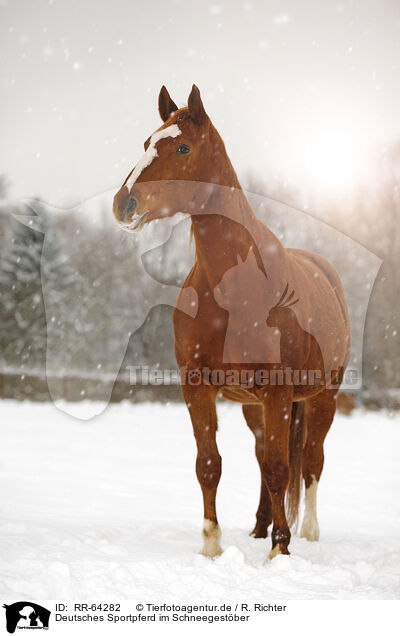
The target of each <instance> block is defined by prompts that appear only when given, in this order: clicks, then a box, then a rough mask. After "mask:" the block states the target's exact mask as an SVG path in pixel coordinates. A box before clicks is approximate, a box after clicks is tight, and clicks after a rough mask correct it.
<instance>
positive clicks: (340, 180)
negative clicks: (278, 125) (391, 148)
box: [296, 121, 367, 190]
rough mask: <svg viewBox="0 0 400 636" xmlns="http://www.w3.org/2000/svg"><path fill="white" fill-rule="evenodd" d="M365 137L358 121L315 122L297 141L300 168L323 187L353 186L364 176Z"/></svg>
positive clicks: (310, 180) (327, 188) (343, 187)
mask: <svg viewBox="0 0 400 636" xmlns="http://www.w3.org/2000/svg"><path fill="white" fill-rule="evenodd" d="M366 139H367V135H366V134H365V133H364V134H362V131H361V130H360V129H359V128H358V127H357V126H356V125H354V126H350V125H349V124H347V125H344V123H343V122H338V121H328V122H324V123H321V124H318V125H313V126H312V127H310V129H309V130H307V131H306V132H304V133H303V135H302V138H301V139H300V140H299V143H298V148H297V150H296V156H297V163H298V166H299V170H300V172H301V173H302V175H303V176H304V177H305V178H306V179H307V181H309V182H310V183H311V184H312V185H313V186H315V187H316V188H318V189H320V190H322V189H324V190H343V189H346V188H349V187H352V186H354V185H355V184H357V183H358V182H359V181H360V180H361V179H362V178H363V177H365V171H366V154H367V148H366Z"/></svg>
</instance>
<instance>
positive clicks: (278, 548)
mask: <svg viewBox="0 0 400 636" xmlns="http://www.w3.org/2000/svg"><path fill="white" fill-rule="evenodd" d="M278 554H285V555H289V554H290V552H289V550H288V549H287V548H283V547H282V546H281V545H280V544H279V543H277V544H276V546H275V547H274V548H272V550H271V552H270V553H269V555H268V559H269V560H270V561H272V559H273V558H274V557H276V556H277V555H278Z"/></svg>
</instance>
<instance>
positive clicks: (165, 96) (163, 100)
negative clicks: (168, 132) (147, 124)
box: [158, 86, 178, 121]
mask: <svg viewBox="0 0 400 636" xmlns="http://www.w3.org/2000/svg"><path fill="white" fill-rule="evenodd" d="M176 110H178V106H177V105H176V104H175V102H174V101H173V100H172V99H171V97H170V94H169V93H168V91H167V89H166V88H165V86H162V87H161V90H160V94H159V96H158V111H159V113H160V117H161V119H162V120H163V121H167V119H169V117H170V116H171V115H172V113H174V112H175V111H176Z"/></svg>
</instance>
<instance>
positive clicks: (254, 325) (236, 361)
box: [114, 86, 350, 558]
mask: <svg viewBox="0 0 400 636" xmlns="http://www.w3.org/2000/svg"><path fill="white" fill-rule="evenodd" d="M159 112H160V115H161V119H162V120H163V122H164V123H163V125H162V126H161V127H160V128H159V129H158V130H157V131H156V132H155V133H153V134H152V135H151V137H149V139H147V141H146V142H145V144H144V145H145V154H144V156H143V158H142V159H141V160H140V161H139V163H138V164H137V165H136V166H135V168H134V169H133V170H132V172H131V173H130V174H129V175H128V177H127V179H126V180H125V182H124V184H123V185H122V187H121V189H120V190H119V192H118V193H117V194H116V196H115V199H114V215H115V217H116V219H117V221H118V223H119V224H120V226H121V227H123V228H124V229H125V230H128V231H138V230H140V229H142V228H143V227H144V225H147V224H149V223H151V222H152V221H154V220H155V219H161V218H166V217H171V216H173V215H174V214H176V213H177V212H184V213H186V214H188V215H190V216H191V225H192V233H193V236H194V240H195V247H196V258H195V263H194V266H193V268H192V270H191V271H190V272H189V274H188V276H187V278H186V280H185V282H184V284H183V287H182V289H181V292H180V295H179V297H178V301H177V306H176V308H175V311H174V316H173V321H174V330H175V354H176V359H177V362H178V365H179V367H180V369H181V384H182V392H183V397H184V400H185V402H186V405H187V407H188V410H189V413H190V417H191V421H192V424H193V431H194V435H195V438H196V443H197V460H196V474H197V478H198V480H199V482H200V486H201V490H202V494H203V500H204V526H203V533H202V534H203V542H204V545H203V550H202V553H203V554H204V555H206V556H208V557H215V556H217V555H219V554H220V553H221V547H220V535H221V532H220V528H219V525H218V521H217V513H216V506H215V499H216V494H217V487H218V483H219V480H220V476H221V457H220V455H219V452H218V447H217V442H216V431H217V414H216V399H217V397H218V396H222V397H224V398H227V399H230V400H234V401H237V402H241V403H242V404H243V414H244V417H245V419H246V422H247V424H248V426H249V428H250V429H251V431H252V433H253V434H254V436H255V450H256V457H257V460H258V463H259V466H260V470H261V495H260V502H259V507H258V511H257V515H256V525H255V528H254V530H253V533H252V534H253V535H254V536H255V537H266V536H267V533H268V526H269V525H270V524H271V523H272V522H273V529H272V549H271V552H270V558H272V557H274V556H275V555H276V554H279V553H281V554H289V551H288V545H289V541H290V536H291V535H290V530H289V526H290V525H292V524H293V522H294V521H295V519H296V515H297V510H298V505H299V498H300V485H301V477H303V479H304V482H305V488H306V490H305V515H304V521H303V525H302V528H301V535H302V536H303V537H306V538H307V539H309V540H311V541H314V540H317V539H318V538H319V527H318V522H317V515H316V496H317V486H318V481H319V479H320V476H321V472H322V467H323V461H324V454H323V442H324V439H325V436H326V434H327V432H328V430H329V428H330V425H331V423H332V420H333V417H334V413H335V408H336V396H337V393H338V390H339V386H340V384H341V381H342V377H343V372H344V370H345V367H346V364H347V361H348V357H349V349H350V329H349V319H348V314H347V306H346V299H345V294H344V290H343V287H342V284H341V282H340V279H339V276H338V274H337V273H336V271H335V269H334V268H333V266H332V265H331V264H330V263H329V262H328V261H327V260H325V259H324V258H323V257H322V256H320V255H318V254H314V253H311V252H306V251H302V250H296V249H288V248H285V247H283V245H282V244H281V242H280V241H279V240H278V238H277V237H276V236H275V235H274V234H273V233H272V232H271V231H270V230H269V229H268V228H267V227H266V226H265V225H264V224H263V223H262V222H261V221H259V220H258V219H257V218H256V216H255V214H254V212H253V210H252V209H251V207H250V204H249V202H248V201H247V199H246V196H245V194H244V192H243V190H242V189H241V186H240V184H239V181H238V178H237V176H236V174H235V171H234V169H233V167H232V165H231V162H230V160H229V158H228V155H227V153H226V150H225V146H224V143H223V141H222V139H221V137H220V135H219V134H218V132H217V130H216V129H215V128H214V126H213V124H212V123H211V121H210V118H209V117H208V115H207V113H206V111H205V109H204V106H203V103H202V100H201V97H200V92H199V90H198V88H197V87H196V86H193V88H192V91H191V93H190V95H189V99H188V106H187V107H184V108H178V107H177V106H176V104H175V103H174V102H173V101H172V99H171V97H170V96H169V94H168V92H167V90H166V88H165V87H164V86H163V87H162V89H161V92H160V95H159ZM188 291H191V294H189V295H188V293H187V292H188ZM188 298H192V299H193V298H194V299H195V303H196V311H195V312H193V311H192V312H190V311H189V310H188ZM193 304H194V302H193V300H192V302H191V305H193ZM238 469H239V470H240V467H238ZM285 502H286V507H285Z"/></svg>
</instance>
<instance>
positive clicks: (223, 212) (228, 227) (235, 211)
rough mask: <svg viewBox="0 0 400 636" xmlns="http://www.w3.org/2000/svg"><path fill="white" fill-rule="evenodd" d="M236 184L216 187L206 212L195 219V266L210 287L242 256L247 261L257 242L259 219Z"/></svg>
mask: <svg viewBox="0 0 400 636" xmlns="http://www.w3.org/2000/svg"><path fill="white" fill-rule="evenodd" d="M235 176H236V175H235ZM236 182H237V187H235V186H231V187H228V186H219V185H218V186H216V188H215V191H214V193H213V194H212V196H211V197H210V199H209V202H208V204H207V206H206V208H205V209H204V210H203V213H202V214H197V215H194V216H192V230H193V235H194V239H195V244H196V264H197V265H198V266H199V267H201V268H202V269H203V271H204V273H205V275H206V278H207V280H208V282H209V284H210V286H211V287H214V286H215V285H216V284H217V283H218V282H219V281H220V280H221V278H222V277H223V276H224V274H225V273H226V272H227V270H228V269H230V268H231V267H235V266H236V265H237V264H238V257H239V256H240V258H241V259H242V261H244V260H245V259H246V257H247V255H248V253H249V249H250V247H251V246H255V243H256V241H255V238H256V237H254V236H252V231H251V230H252V228H254V226H255V224H256V223H257V219H256V217H255V215H254V212H253V210H252V208H251V206H250V204H249V202H248V201H247V198H246V196H245V194H244V192H243V190H242V189H241V187H240V185H239V182H238V181H237V179H236Z"/></svg>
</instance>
